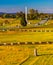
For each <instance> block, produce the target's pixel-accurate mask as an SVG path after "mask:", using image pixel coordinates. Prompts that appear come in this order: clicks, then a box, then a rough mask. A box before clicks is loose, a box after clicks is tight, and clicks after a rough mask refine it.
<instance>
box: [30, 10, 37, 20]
mask: <svg viewBox="0 0 53 65" xmlns="http://www.w3.org/2000/svg"><path fill="white" fill-rule="evenodd" d="M29 18H30V19H38V10H34V9H30V10H29Z"/></svg>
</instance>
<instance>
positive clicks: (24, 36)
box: [0, 31, 53, 42]
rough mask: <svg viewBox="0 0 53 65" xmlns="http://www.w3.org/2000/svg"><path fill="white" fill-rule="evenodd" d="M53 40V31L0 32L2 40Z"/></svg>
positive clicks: (0, 40)
mask: <svg viewBox="0 0 53 65" xmlns="http://www.w3.org/2000/svg"><path fill="white" fill-rule="evenodd" d="M39 41H53V32H18V31H16V32H10V31H7V32H0V42H39Z"/></svg>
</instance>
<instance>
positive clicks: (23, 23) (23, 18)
mask: <svg viewBox="0 0 53 65" xmlns="http://www.w3.org/2000/svg"><path fill="white" fill-rule="evenodd" d="M21 25H22V26H27V21H26V19H25V14H24V15H22V17H21Z"/></svg>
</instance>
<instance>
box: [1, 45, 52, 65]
mask: <svg viewBox="0 0 53 65" xmlns="http://www.w3.org/2000/svg"><path fill="white" fill-rule="evenodd" d="M34 49H37V54H38V56H34ZM27 56H29V58H28V59H27V60H26V59H25V58H26V57H27ZM23 59H25V60H24V62H23V63H22V60H23ZM19 64H20V65H53V44H51V45H50V44H46V45H19V46H0V65H19Z"/></svg>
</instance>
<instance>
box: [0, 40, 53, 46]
mask: <svg viewBox="0 0 53 65" xmlns="http://www.w3.org/2000/svg"><path fill="white" fill-rule="evenodd" d="M39 44H53V42H50V41H49V42H41V41H39V42H15V43H0V46H13V45H39Z"/></svg>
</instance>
